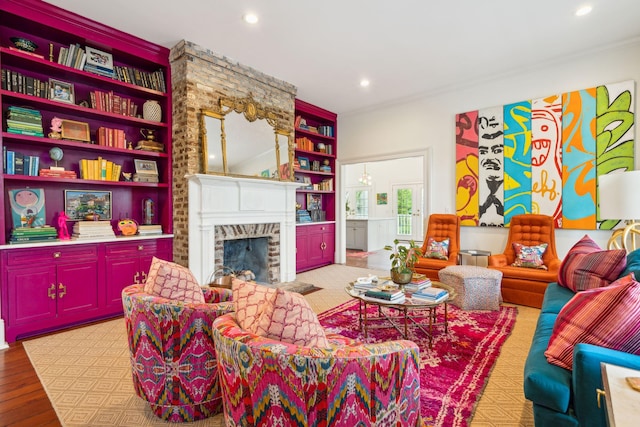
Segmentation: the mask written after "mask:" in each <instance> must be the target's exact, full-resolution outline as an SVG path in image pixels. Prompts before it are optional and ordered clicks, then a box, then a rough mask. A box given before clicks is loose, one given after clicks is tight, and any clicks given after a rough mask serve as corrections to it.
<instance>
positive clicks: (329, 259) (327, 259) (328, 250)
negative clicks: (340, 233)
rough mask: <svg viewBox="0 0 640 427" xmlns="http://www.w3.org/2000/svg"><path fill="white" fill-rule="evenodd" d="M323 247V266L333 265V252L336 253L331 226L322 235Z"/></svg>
mask: <svg viewBox="0 0 640 427" xmlns="http://www.w3.org/2000/svg"><path fill="white" fill-rule="evenodd" d="M322 241H323V242H324V247H323V250H322V261H323V262H324V263H325V264H333V262H334V260H335V251H336V239H335V233H334V228H333V225H331V226H330V227H329V228H328V229H327V230H325V232H324V233H323V239H322Z"/></svg>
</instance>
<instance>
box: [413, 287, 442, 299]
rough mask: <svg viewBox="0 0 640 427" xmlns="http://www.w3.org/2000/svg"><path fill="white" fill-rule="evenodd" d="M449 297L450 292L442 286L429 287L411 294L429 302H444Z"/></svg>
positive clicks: (414, 297)
mask: <svg viewBox="0 0 640 427" xmlns="http://www.w3.org/2000/svg"><path fill="white" fill-rule="evenodd" d="M448 297H449V292H447V291H446V290H445V289H442V288H434V287H428V288H425V289H421V290H419V291H418V292H414V293H412V294H411V298H413V299H419V300H423V301H429V302H434V303H436V302H442V301H444V300H446V299H447V298H448Z"/></svg>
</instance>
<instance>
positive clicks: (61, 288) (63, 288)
mask: <svg viewBox="0 0 640 427" xmlns="http://www.w3.org/2000/svg"><path fill="white" fill-rule="evenodd" d="M58 290H59V291H60V292H59V293H58V298H62V297H63V296H65V295H66V294H67V287H66V286H65V285H63V284H62V283H60V284H58Z"/></svg>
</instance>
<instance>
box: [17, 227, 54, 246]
mask: <svg viewBox="0 0 640 427" xmlns="http://www.w3.org/2000/svg"><path fill="white" fill-rule="evenodd" d="M57 239H58V233H57V232H56V229H55V228H53V227H51V226H50V225H43V226H42V227H18V228H14V229H13V230H12V231H11V238H10V239H9V244H12V245H13V244H16V243H29V242H46V241H50V240H57Z"/></svg>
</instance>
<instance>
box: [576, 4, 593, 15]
mask: <svg viewBox="0 0 640 427" xmlns="http://www.w3.org/2000/svg"><path fill="white" fill-rule="evenodd" d="M592 10H593V8H592V7H591V6H589V5H585V6H581V7H580V8H578V10H576V16H584V15H588V14H589V13H591V11H592Z"/></svg>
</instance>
